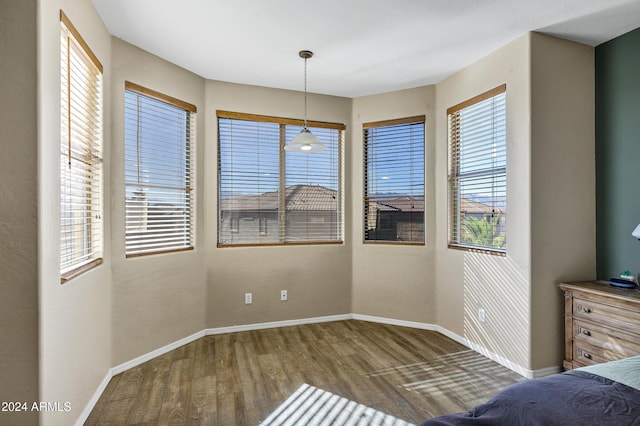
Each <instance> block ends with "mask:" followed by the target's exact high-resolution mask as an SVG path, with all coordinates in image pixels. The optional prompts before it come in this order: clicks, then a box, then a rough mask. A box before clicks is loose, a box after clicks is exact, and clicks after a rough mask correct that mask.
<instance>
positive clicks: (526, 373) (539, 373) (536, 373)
mask: <svg viewBox="0 0 640 426" xmlns="http://www.w3.org/2000/svg"><path fill="white" fill-rule="evenodd" d="M352 318H353V319H357V320H362V321H370V322H378V323H382V324H391V325H399V326H403V327H411V328H419V329H422V330H431V331H437V332H438V333H440V334H443V335H445V336H447V337H448V338H450V339H452V340H455V341H456V342H458V343H460V344H462V345H464V346H466V347H468V348H469V349H472V350H474V351H476V352H478V353H479V354H481V355H484V356H486V357H487V358H489V359H490V360H492V361H495V362H497V363H498V364H500V365H502V366H504V367H506V368H508V369H509V370H511V371H513V372H515V373H517V374H519V375H521V376H523V377H526V378H528V379H533V378H535V377H544V376H548V375H550V374H555V373H558V372H559V371H560V367H548V368H543V369H540V370H529V369H527V368H524V367H523V366H521V365H519V364H516V363H514V362H512V361H510V360H508V359H507V358H505V357H503V356H501V355H498V354H496V353H495V352H492V351H490V350H488V349H487V348H485V347H484V346H481V345H478V344H476V343H473V342H471V341H469V340H468V339H466V338H465V337H462V336H459V335H458V334H456V333H454V332H452V331H449V330H447V329H446V328H443V327H441V326H439V325H435V324H429V323H421V322H413V321H403V320H397V319H393V318H384V317H376V316H371V315H360V314H353V315H352Z"/></svg>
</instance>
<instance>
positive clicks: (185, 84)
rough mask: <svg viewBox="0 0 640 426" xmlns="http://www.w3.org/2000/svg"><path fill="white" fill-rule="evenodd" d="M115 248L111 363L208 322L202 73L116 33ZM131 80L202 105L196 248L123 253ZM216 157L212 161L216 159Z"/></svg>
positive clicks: (197, 150) (198, 132)
mask: <svg viewBox="0 0 640 426" xmlns="http://www.w3.org/2000/svg"><path fill="white" fill-rule="evenodd" d="M112 52H113V121H112V126H113V143H112V147H111V152H112V156H113V163H112V178H111V184H112V209H113V211H114V212H115V214H114V215H113V217H112V224H113V227H112V232H111V241H112V251H111V252H112V255H113V261H112V265H113V284H112V288H113V294H112V298H113V300H112V303H113V304H112V312H113V331H112V333H113V343H112V349H111V350H112V353H113V364H114V365H118V364H119V363H122V362H125V361H129V360H131V359H133V358H135V357H137V356H140V355H143V354H146V353H148V352H150V351H153V350H155V349H158V348H159V347H162V346H165V345H167V344H169V343H173V342H175V341H176V340H180V339H182V338H184V337H186V336H189V335H191V334H193V333H195V332H198V331H201V330H202V329H204V328H205V311H206V297H205V295H206V283H205V268H204V264H203V263H204V260H203V259H204V257H203V254H204V248H203V247H204V244H203V240H204V238H203V236H204V233H205V229H204V227H203V226H201V224H202V223H203V222H202V217H203V203H202V200H203V199H204V197H205V194H206V193H207V192H208V191H213V190H214V189H213V187H212V186H211V185H209V184H208V182H205V181H204V179H203V176H204V172H205V170H206V169H207V168H208V167H211V164H206V163H205V162H204V158H205V151H206V149H207V147H206V140H205V137H204V128H205V124H206V115H205V113H204V104H205V102H204V90H205V82H204V79H202V78H201V77H199V76H197V75H195V74H193V73H191V72H188V71H186V70H184V69H182V68H180V67H177V66H175V65H173V64H171V63H169V62H167V61H165V60H163V59H160V58H158V57H157V56H154V55H152V54H150V53H148V52H145V51H143V50H141V49H139V48H137V47H135V46H132V45H130V44H128V43H126V42H124V41H122V40H120V39H117V38H115V37H114V38H113V41H112ZM125 81H131V82H133V83H136V84H139V85H141V86H144V87H147V88H150V89H152V90H156V91H158V92H161V93H163V94H166V95H169V96H172V97H174V98H177V99H180V100H182V101H185V102H188V103H190V104H193V105H195V106H196V107H197V108H198V111H197V113H196V114H197V116H196V125H197V129H196V146H195V158H196V168H195V170H196V182H195V197H196V203H195V205H196V214H195V223H196V227H195V229H196V235H195V239H196V245H195V249H194V250H190V251H185V252H179V253H169V254H160V255H151V256H141V257H132V258H129V259H127V258H125V252H124V246H125V241H124V239H125V220H124V209H125V206H124V204H125V195H124V82H125ZM212 164H215V163H212Z"/></svg>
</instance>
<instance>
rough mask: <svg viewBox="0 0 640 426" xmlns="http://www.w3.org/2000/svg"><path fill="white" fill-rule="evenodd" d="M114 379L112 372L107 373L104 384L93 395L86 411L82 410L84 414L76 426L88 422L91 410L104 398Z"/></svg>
mask: <svg viewBox="0 0 640 426" xmlns="http://www.w3.org/2000/svg"><path fill="white" fill-rule="evenodd" d="M112 377H113V375H112V374H111V370H109V371H107V374H105V376H104V378H103V379H102V382H100V385H99V386H98V389H96V391H95V392H94V393H93V396H92V397H91V399H90V400H89V402H88V403H87V405H86V406H85V407H84V410H82V413H80V417H78V420H76V423H75V426H82V425H83V424H84V423H85V422H86V421H87V419H88V418H89V415H90V414H91V410H93V407H95V406H96V404H97V403H98V400H99V399H100V397H101V396H102V393H103V392H104V390H105V389H106V388H107V385H108V384H109V381H110V380H111V378H112Z"/></svg>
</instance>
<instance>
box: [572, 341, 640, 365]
mask: <svg viewBox="0 0 640 426" xmlns="http://www.w3.org/2000/svg"><path fill="white" fill-rule="evenodd" d="M633 355H638V354H637V353H636V352H633V351H629V350H628V349H622V348H619V349H617V350H616V349H604V348H600V347H597V346H592V345H589V344H586V343H583V342H579V341H577V340H576V341H574V342H573V360H574V361H577V362H579V363H581V364H585V365H591V364H599V363H601V362H608V361H615V360H617V359H622V358H627V357H629V356H633Z"/></svg>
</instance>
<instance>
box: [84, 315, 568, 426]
mask: <svg viewBox="0 0 640 426" xmlns="http://www.w3.org/2000/svg"><path fill="white" fill-rule="evenodd" d="M350 319H354V320H359V321H369V322H377V323H381V324H389V325H397V326H401V327H410V328H417V329H421V330H429V331H436V332H438V333H440V334H443V335H445V336H447V337H448V338H450V339H452V340H455V341H456V342H458V343H460V344H462V345H464V346H466V347H468V348H469V349H472V350H474V351H476V352H478V353H480V354H481V355H484V356H486V357H487V358H489V359H491V360H493V361H495V362H497V363H498V364H500V365H502V366H504V367H506V368H508V369H509V370H511V371H513V372H515V373H518V374H520V375H521V376H523V377H526V378H529V379H532V378H536V377H544V376H548V375H550V374H554V373H558V372H559V371H560V367H547V368H542V369H539V370H529V369H526V368H524V367H522V366H521V365H519V364H516V363H514V362H511V361H509V360H508V359H506V358H504V357H503V356H500V355H498V354H496V353H494V352H492V351H490V350H488V349H487V348H485V347H483V346H480V345H478V344H475V343H472V342H470V341H469V340H468V339H466V338H464V337H462V336H459V335H457V334H456V333H453V332H452V331H449V330H447V329H446V328H443V327H441V326H439V325H435V324H430V323H422V322H415V321H405V320H399V319H393V318H385V317H377V316H372V315H362V314H341V315H329V316H324V317H312V318H301V319H296V320H285V321H273V322H262V323H256V324H245V325H234V326H229V327H218V328H207V329H204V330H201V331H198V332H197V333H193V334H192V335H190V336H187V337H185V338H182V339H180V340H177V341H175V342H173V343H169V344H168V345H166V346H163V347H161V348H158V349H156V350H153V351H151V352H148V353H146V354H144V355H141V356H139V357H137V358H134V359H132V360H130V361H127V362H123V363H122V364H119V365H117V366H115V367H113V368H111V369H110V370H109V371H108V372H107V374H106V375H105V377H104V379H103V380H102V382H101V383H100V385H99V386H98V389H97V390H96V391H95V393H94V394H93V396H92V397H91V399H90V400H89V402H88V403H87V405H86V407H85V409H84V410H83V411H82V414H80V417H79V418H78V420H77V421H76V426H79V425H82V424H84V422H86V420H87V418H88V417H89V415H90V414H91V411H92V410H93V408H94V407H95V405H96V404H97V402H98V399H100V396H101V395H102V393H103V392H104V390H105V389H106V387H107V385H108V384H109V381H110V380H111V379H112V378H113V376H115V375H117V374H120V373H123V372H125V371H127V370H129V369H131V368H133V367H137V366H138V365H140V364H142V363H144V362H147V361H150V360H152V359H153V358H156V357H159V356H160V355H164V354H166V353H167V352H170V351H172V350H174V349H177V348H179V347H180V346H184V345H186V344H188V343H191V342H193V341H196V340H198V339H199V338H201V337H204V336H213V335H216V334H225V333H237V332H240V331H253V330H264V329H268V328H278V327H290V326H294V325H302V324H318V323H322V322H331V321H345V320H350Z"/></svg>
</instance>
